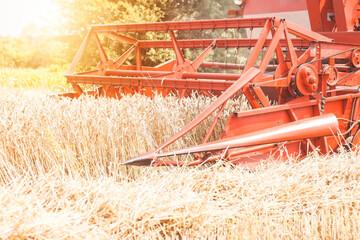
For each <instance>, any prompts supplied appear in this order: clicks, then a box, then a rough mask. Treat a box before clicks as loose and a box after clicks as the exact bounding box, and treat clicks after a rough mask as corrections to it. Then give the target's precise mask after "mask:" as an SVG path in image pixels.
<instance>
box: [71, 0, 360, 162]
mask: <svg viewBox="0 0 360 240" xmlns="http://www.w3.org/2000/svg"><path fill="white" fill-rule="evenodd" d="M235 3H236V4H237V5H238V6H239V7H240V10H238V11H235V10H234V11H230V14H231V15H237V14H243V15H245V16H255V17H256V15H260V14H262V15H264V14H266V15H270V16H271V15H272V14H273V15H277V16H280V17H264V16H262V17H261V16H260V17H258V18H233V19H221V20H199V21H182V22H161V23H140V24H119V25H101V26H100V25H99V26H93V27H92V28H91V30H90V31H89V33H88V35H87V36H86V38H85V40H84V42H83V44H82V45H81V47H80V49H79V51H78V53H77V54H76V56H75V59H74V61H73V63H72V64H71V66H70V69H69V71H68V72H67V75H66V78H67V81H68V82H69V83H71V84H72V86H73V87H74V89H75V90H76V93H73V94H67V95H66V96H69V97H78V96H80V95H82V94H85V93H86V94H95V95H100V96H101V95H104V96H111V97H118V98H120V97H121V94H134V93H140V94H144V95H146V96H149V97H151V96H153V95H154V94H155V93H157V94H162V95H164V96H166V95H167V94H170V93H172V94H179V96H180V97H182V96H185V95H187V94H189V93H191V92H193V91H197V92H200V93H202V94H206V95H209V96H213V95H215V96H218V97H217V99H216V100H215V101H214V102H213V103H212V104H210V105H209V106H208V107H207V108H206V109H205V110H204V111H203V112H202V113H201V114H199V115H198V116H197V117H196V118H195V119H194V120H193V121H191V122H190V123H189V124H187V125H186V126H185V127H184V128H183V129H182V130H181V131H179V132H178V133H176V134H175V135H174V136H172V137H170V138H169V139H168V140H167V141H166V142H164V143H163V144H162V145H161V146H159V147H158V148H157V149H155V150H152V151H150V152H148V153H145V154H143V155H141V156H138V157H135V158H133V159H131V160H129V161H126V162H125V163H124V164H126V165H152V166H162V165H197V164H203V163H206V162H212V161H217V160H219V159H226V160H227V161H230V162H232V163H234V164H241V163H243V164H247V165H248V166H251V165H254V164H258V163H259V162H260V161H261V160H262V159H266V158H267V157H269V156H270V155H271V156H274V157H275V158H279V159H282V160H286V159H288V158H289V157H290V156H305V155H306V154H308V153H309V152H311V151H313V150H315V149H318V150H319V151H320V152H321V153H324V154H326V153H329V152H332V151H334V150H336V149H337V148H339V147H340V146H341V145H346V146H348V147H350V148H356V146H357V145H359V144H360V133H359V130H360V124H359V114H360V105H359V101H360V100H359V98H360V92H359V89H358V87H359V85H360V78H359V77H360V32H359V31H358V30H359V29H360V27H359V3H358V0H278V1H267V0H243V1H241V0H236V1H235ZM269 3H271V4H269ZM292 13H293V14H292ZM304 13H306V14H304ZM284 14H285V15H287V16H289V17H290V18H291V16H293V17H294V19H292V20H293V21H295V22H297V24H294V23H292V22H290V21H288V20H285V19H284V18H282V17H281V16H283V15H284ZM301 14H303V16H304V17H301V16H302V15H301ZM301 25H302V26H301ZM307 25H309V26H311V29H312V30H309V29H307V28H306V26H307ZM242 29H246V31H244V30H242ZM183 31H184V32H193V31H197V32H200V33H202V32H207V33H208V32H214V33H215V32H219V31H220V32H221V31H223V34H219V35H221V36H226V37H225V38H224V37H222V38H220V37H219V38H201V37H200V38H199V37H198V38H195V37H189V36H193V35H195V34H187V35H186V34H182V35H184V36H188V37H187V38H184V37H183V38H182V39H179V36H181V33H182V32H183ZM229 31H230V32H231V31H232V32H233V33H234V34H232V37H228V36H229V34H228V32H229ZM241 31H242V32H243V33H244V32H246V33H247V35H248V37H247V38H241V37H240V35H241V34H240V32H241ZM149 32H151V34H152V36H157V35H161V36H162V38H161V39H157V40H139V39H136V36H138V34H139V33H141V34H143V35H142V36H144V35H146V34H147V33H149ZM144 33H146V34H144ZM236 33H238V34H236ZM100 35H103V36H106V37H107V38H111V39H114V40H118V41H122V42H124V43H128V44H129V48H128V49H127V50H126V51H125V52H124V53H122V54H121V55H120V56H119V57H118V58H117V59H115V60H112V59H109V58H108V56H107V54H106V51H105V50H104V45H103V43H102V41H101V40H100V39H101V38H100V37H99V36H100ZM200 35H201V34H200ZM214 35H215V34H214ZM236 35H237V36H238V37H236ZM242 35H244V34H242ZM163 36H167V37H165V38H164V37H163ZM196 36H199V34H197V35H196ZM91 39H95V41H96V43H97V47H98V50H99V53H100V57H101V61H100V63H99V64H98V66H97V68H96V70H94V71H89V72H81V73H74V70H75V68H76V66H77V64H78V63H79V60H80V58H81V56H82V55H83V53H84V51H85V49H86V47H87V45H88V44H89V42H90V40H91ZM186 48H189V49H203V50H202V52H201V53H200V54H199V55H198V56H197V57H196V58H195V59H194V60H188V59H186V58H185V57H184V53H183V52H184V49H186ZM215 48H217V49H224V52H225V54H226V55H229V54H228V49H233V53H234V52H236V53H238V52H239V49H240V52H241V51H243V52H244V51H245V52H246V51H248V52H249V54H248V56H247V58H246V61H245V62H244V64H240V63H239V62H238V61H237V60H235V62H234V63H228V62H211V61H210V62H209V61H208V62H207V61H206V59H208V58H209V57H208V56H209V54H210V53H211V52H213V51H214V49H215ZM241 48H243V49H244V50H241ZM148 49H171V50H173V52H174V56H175V58H174V59H172V60H169V61H166V62H164V63H161V64H159V65H157V66H143V64H142V56H143V55H142V54H143V53H144V52H146V51H147V50H148ZM132 54H134V56H135V57H134V58H135V59H136V61H134V64H133V65H128V64H127V65H126V64H125V62H126V60H127V59H128V58H129V57H130V56H131V55H132ZM233 57H234V56H233ZM242 57H244V56H242ZM226 58H227V57H226ZM235 59H236V57H235ZM135 62H136V64H135ZM200 70H201V71H200ZM231 71H232V72H231ZM234 71H235V72H234ZM79 83H81V84H95V85H98V86H99V87H98V88H97V89H96V91H91V92H85V91H83V90H82V89H81V87H80V86H79V85H78V84H79ZM238 94H244V95H245V96H246V98H247V100H248V102H249V104H250V105H251V107H252V108H253V109H252V110H249V111H243V112H236V113H233V114H232V115H231V116H230V118H229V120H228V122H227V124H226V126H225V128H224V130H223V133H222V135H221V139H219V140H217V141H212V142H209V139H210V136H211V134H212V132H213V130H214V128H215V125H216V124H217V121H218V119H219V116H220V114H221V113H222V111H223V109H224V107H225V104H226V102H227V101H228V100H229V99H230V98H231V97H233V96H234V95H238ZM271 101H275V102H276V104H275V105H271V104H270V102H271ZM217 110H218V111H217ZM216 111H217V114H216V116H215V118H214V121H213V124H212V125H211V127H210V129H209V130H208V133H207V134H206V136H205V138H204V140H203V142H202V143H201V144H199V145H196V146H192V147H187V148H184V149H179V150H174V151H168V152H166V151H164V149H165V148H166V147H168V146H169V145H171V144H172V143H173V142H174V141H176V140H178V139H179V138H181V137H182V136H184V135H185V134H186V133H188V132H189V131H191V130H192V129H193V128H195V127H196V126H198V125H199V124H200V123H201V122H202V121H204V120H205V119H206V118H208V117H209V116H210V115H211V114H212V113H214V112H216ZM279 149H283V151H279ZM184 154H193V156H194V159H193V160H191V161H175V160H172V159H171V157H173V156H178V155H184Z"/></svg>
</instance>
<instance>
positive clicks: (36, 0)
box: [0, 0, 57, 36]
mask: <svg viewBox="0 0 360 240" xmlns="http://www.w3.org/2000/svg"><path fill="white" fill-rule="evenodd" d="M55 16H57V10H56V5H55V4H54V3H53V2H52V0H33V1H29V0H11V1H5V0H1V1H0V36H1V35H2V36H7V35H10V36H18V35H19V34H20V33H21V31H22V30H23V29H24V28H25V27H27V26H29V25H30V24H35V25H36V26H38V27H44V26H55V25H56V18H55Z"/></svg>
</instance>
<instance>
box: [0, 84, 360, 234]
mask: <svg viewBox="0 0 360 240" xmlns="http://www.w3.org/2000/svg"><path fill="white" fill-rule="evenodd" d="M4 82H6V81H5V80H4ZM46 84H47V83H46ZM14 87H15V88H14ZM49 91H50V90H49V89H48V88H47V87H46V86H45V90H44V88H36V87H33V88H32V87H27V88H19V87H17V86H11V84H5V83H4V84H3V83H2V85H1V87H0V113H1V114H0V169H1V170H0V188H1V191H0V206H1V208H0V238H1V239H359V238H360V185H359V178H360V161H359V160H360V156H359V155H358V154H357V153H356V152H345V151H341V152H340V153H337V154H334V155H331V156H319V154H318V153H313V154H312V155H310V156H308V157H307V158H306V159H304V160H302V161H301V162H296V161H294V163H284V164H274V163H272V162H271V160H269V161H267V162H264V164H263V165H262V166H261V167H259V168H258V169H256V170H253V171H249V170H246V169H243V168H242V167H241V166H232V165H230V164H227V163H224V162H219V163H217V164H215V165H207V166H200V167H166V168H164V167H162V168H141V167H124V166H121V165H120V163H121V162H123V161H125V160H127V159H129V158H131V157H134V156H136V155H138V154H141V153H144V152H145V151H147V150H149V149H152V148H154V147H156V146H158V145H159V144H160V143H162V142H163V141H164V140H166V139H167V138H168V137H169V136H171V135H173V134H174V133H175V132H177V131H178V130H179V129H180V128H181V127H182V126H184V125H185V124H186V123H187V122H189V121H190V120H192V119H193V118H194V117H195V116H196V115H197V114H198V113H199V112H200V111H202V110H203V109H204V108H205V107H206V106H208V105H209V103H210V102H211V101H213V100H214V99H211V98H208V97H204V96H200V97H199V96H195V95H194V96H192V97H189V98H183V99H181V100H180V99H178V98H176V97H174V96H169V97H166V98H162V97H160V96H156V97H155V98H154V99H149V98H146V97H143V96H140V95H135V96H125V97H124V98H122V99H121V100H115V99H105V98H100V99H94V98H91V97H84V98H82V99H79V100H69V99H63V100H59V99H56V98H52V97H49V96H48V92H49ZM51 91H52V90H51ZM247 108H248V106H247V104H246V102H244V101H243V100H242V99H241V98H237V99H234V100H232V101H231V102H230V103H229V104H228V106H227V107H226V109H225V112H224V114H223V116H222V119H221V121H220V123H219V124H218V125H219V126H218V127H217V129H216V130H215V134H214V136H213V138H216V137H218V136H219V135H220V133H221V129H222V127H223V126H224V124H225V123H226V119H227V117H228V116H229V114H231V113H232V112H234V111H239V110H246V109H247ZM210 120H211V119H209V120H208V121H206V122H204V123H203V125H202V126H201V127H199V128H197V129H195V130H194V131H192V132H190V133H189V134H188V135H187V136H186V137H185V138H183V139H181V140H180V141H177V142H175V144H174V146H173V147H174V148H178V147H181V146H189V145H192V144H195V143H197V142H199V141H201V139H202V137H203V136H204V135H205V134H206V129H205V127H206V126H210V124H211V121H210Z"/></svg>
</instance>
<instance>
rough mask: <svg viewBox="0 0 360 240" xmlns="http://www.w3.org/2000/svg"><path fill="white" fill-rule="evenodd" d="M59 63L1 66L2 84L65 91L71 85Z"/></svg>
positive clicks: (0, 80) (0, 79)
mask: <svg viewBox="0 0 360 240" xmlns="http://www.w3.org/2000/svg"><path fill="white" fill-rule="evenodd" d="M58 67H59V65H50V66H49V67H48V68H46V69H44V68H38V69H31V68H27V69H24V68H16V69H15V68H0V85H1V86H3V87H9V88H26V89H47V90H51V91H57V90H59V91H64V90H67V89H68V88H69V87H70V86H69V85H68V84H66V80H65V77H64V75H63V71H65V69H59V68H58Z"/></svg>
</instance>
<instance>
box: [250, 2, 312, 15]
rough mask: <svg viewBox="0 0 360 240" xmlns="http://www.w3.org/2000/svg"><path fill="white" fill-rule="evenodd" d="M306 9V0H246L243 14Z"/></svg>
mask: <svg viewBox="0 0 360 240" xmlns="http://www.w3.org/2000/svg"><path fill="white" fill-rule="evenodd" d="M302 10H307V6H306V0H277V1H271V0H246V1H245V9H244V15H253V14H264V13H279V12H292V11H302Z"/></svg>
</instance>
